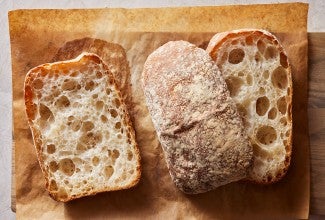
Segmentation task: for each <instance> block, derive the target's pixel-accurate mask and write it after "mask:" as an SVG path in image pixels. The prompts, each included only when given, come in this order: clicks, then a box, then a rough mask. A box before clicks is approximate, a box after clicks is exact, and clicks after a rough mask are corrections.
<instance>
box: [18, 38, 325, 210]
mask: <svg viewBox="0 0 325 220" xmlns="http://www.w3.org/2000/svg"><path fill="white" fill-rule="evenodd" d="M308 40H309V49H308V50H309V54H308V56H309V63H308V65H309V102H308V113H309V134H310V151H311V207H310V208H311V209H310V214H312V215H325V159H324V158H325V33H309V34H308ZM13 152H14V151H13ZM13 161H14V160H13ZM13 174H14V166H13ZM13 179H14V178H13ZM297 184H299V183H297ZM12 210H15V188H14V183H13V184H12Z"/></svg>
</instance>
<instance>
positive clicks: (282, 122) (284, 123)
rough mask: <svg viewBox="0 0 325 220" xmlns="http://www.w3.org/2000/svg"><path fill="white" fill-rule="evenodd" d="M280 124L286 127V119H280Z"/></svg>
mask: <svg viewBox="0 0 325 220" xmlns="http://www.w3.org/2000/svg"><path fill="white" fill-rule="evenodd" d="M280 123H281V124H283V125H284V126H286V125H287V119H286V118H284V117H283V118H281V119H280Z"/></svg>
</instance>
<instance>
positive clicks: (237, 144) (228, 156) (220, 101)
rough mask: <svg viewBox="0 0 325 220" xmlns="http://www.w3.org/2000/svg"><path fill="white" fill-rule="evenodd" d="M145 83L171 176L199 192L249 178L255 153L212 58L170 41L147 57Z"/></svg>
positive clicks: (185, 188) (184, 187)
mask: <svg viewBox="0 0 325 220" xmlns="http://www.w3.org/2000/svg"><path fill="white" fill-rule="evenodd" d="M142 84H143V89H144V94H145V97H146V102H147V105H148V109H149V112H150V114H151V117H152V121H153V124H154V126H155V129H156V130H157V134H158V138H159V141H160V143H161V145H162V147H163V150H164V154H165V159H166V162H167V165H168V168H169V172H170V175H171V177H172V179H173V181H174V183H175V185H176V186H177V187H178V188H179V189H180V190H182V191H183V192H185V193H188V194H196V193H203V192H207V191H209V190H212V189H215V188H217V187H219V186H221V185H224V184H227V183H230V182H233V181H238V180H240V179H242V178H246V177H247V174H248V170H249V167H250V166H251V162H252V156H253V149H252V146H251V145H250V142H249V139H248V136H247V134H246V133H245V131H244V126H243V124H242V120H241V118H240V115H239V114H238V112H237V109H236V105H235V103H234V102H233V100H232V99H231V98H230V95H229V92H228V90H227V86H226V83H225V81H224V79H223V78H222V77H221V74H220V72H219V70H218V68H217V66H216V65H215V63H214V62H213V61H212V59H211V58H210V57H209V54H208V53H207V52H206V51H205V50H203V49H201V48H198V47H196V46H195V45H193V44H190V43H189V42H186V41H170V42H168V43H166V44H164V45H163V46H161V47H159V48H158V49H157V50H155V51H154V52H153V53H152V54H150V56H149V57H148V58H147V60H146V62H145V65H144V68H143V73H142Z"/></svg>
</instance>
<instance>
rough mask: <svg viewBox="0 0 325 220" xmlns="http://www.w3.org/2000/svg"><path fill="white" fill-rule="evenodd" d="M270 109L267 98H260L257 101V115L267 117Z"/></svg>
mask: <svg viewBox="0 0 325 220" xmlns="http://www.w3.org/2000/svg"><path fill="white" fill-rule="evenodd" d="M269 107H270V101H269V99H268V98H267V97H266V96H263V97H259V98H258V99H257V101H256V113H257V114H258V115H259V116H263V115H265V113H266V112H267V110H268V109H269Z"/></svg>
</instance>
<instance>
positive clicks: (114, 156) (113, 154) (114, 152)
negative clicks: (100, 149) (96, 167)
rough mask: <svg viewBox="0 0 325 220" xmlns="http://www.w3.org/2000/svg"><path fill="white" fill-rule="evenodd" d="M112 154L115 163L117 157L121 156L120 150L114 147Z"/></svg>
mask: <svg viewBox="0 0 325 220" xmlns="http://www.w3.org/2000/svg"><path fill="white" fill-rule="evenodd" d="M111 156H112V159H113V163H115V160H116V159H117V158H119V156H120V151H118V150H116V149H114V150H113V152H112V155H111Z"/></svg>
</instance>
